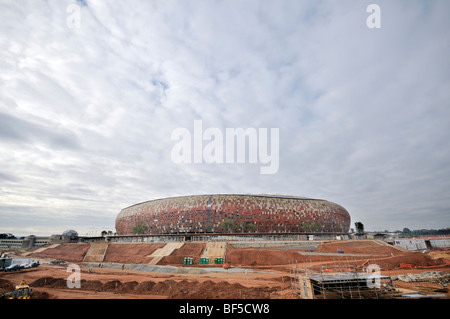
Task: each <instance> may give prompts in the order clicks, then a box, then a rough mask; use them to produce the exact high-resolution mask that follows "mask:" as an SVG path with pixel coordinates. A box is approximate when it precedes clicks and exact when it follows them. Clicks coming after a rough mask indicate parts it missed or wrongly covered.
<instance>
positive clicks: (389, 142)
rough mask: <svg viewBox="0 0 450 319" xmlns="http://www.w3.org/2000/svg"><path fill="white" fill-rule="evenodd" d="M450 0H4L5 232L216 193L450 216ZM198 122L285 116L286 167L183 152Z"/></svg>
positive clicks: (404, 220)
mask: <svg viewBox="0 0 450 319" xmlns="http://www.w3.org/2000/svg"><path fill="white" fill-rule="evenodd" d="M371 3H375V4H377V5H378V6H379V8H380V9H381V14H380V20H379V21H380V22H381V24H380V26H381V27H380V28H369V27H368V24H367V19H368V17H369V16H370V15H371V12H367V7H368V5H369V4H371ZM449 12H450V2H449V1H448V0H436V1H432V0H429V1H428V0H427V1H420V0H404V1H401V0H395V1H393V0H391V1H382V0H370V1H366V0H339V1H338V0H323V1H319V0H310V1H307V0H301V1H294V0H286V1H278V0H277V1H275V0H260V1H256V0H255V1H253V0H244V1H237V0H236V1H235V0H222V1H206V0H191V1H190V0H179V1H171V0H164V1H162V0H157V1H143V0H135V1H119V0H110V1H103V0H83V1H76V0H47V1H44V0H21V1H11V0H0V232H9V233H13V234H16V235H28V234H35V235H47V234H54V233H61V232H62V231H64V230H66V229H75V230H77V231H78V232H79V233H80V234H82V235H85V234H88V233H89V234H92V233H94V232H96V231H101V230H114V220H115V217H116V215H117V214H118V213H119V212H120V210H121V209H122V208H124V207H127V206H130V205H132V204H135V203H138V202H142V201H146V200H151V199H157V198H161V197H169V196H179V195H189V194H207V193H254V194H259V193H269V194H291V195H298V196H306V197H313V198H322V199H327V200H330V201H333V202H336V203H338V204H340V205H342V206H344V207H345V208H346V209H347V210H348V211H349V213H350V215H351V216H352V226H353V225H354V223H355V222H357V221H361V222H362V223H363V224H364V225H365V228H366V229H368V230H385V229H403V228H404V227H408V228H410V229H420V228H436V229H437V228H445V227H449V226H450V223H449V220H450V219H449V217H450V165H449V159H450V129H449V128H450V63H449V52H450V37H449V36H448V33H449V30H450V19H449V18H448V13H449ZM369 20H370V21H375V20H372V19H369ZM195 120H201V121H202V126H203V130H205V129H207V128H217V129H218V130H219V131H221V132H224V133H225V131H226V129H227V128H244V129H248V128H255V129H256V130H259V129H260V128H268V129H270V128H278V129H279V141H278V143H272V144H271V145H270V147H272V148H274V149H278V150H279V169H278V171H277V172H276V173H274V174H261V171H260V168H261V166H263V164H262V163H261V160H260V159H258V162H257V163H249V162H248V161H247V162H246V163H242V164H238V163H222V164H218V163H212V164H208V163H197V164H195V163H181V164H180V163H175V162H174V160H173V158H172V156H171V152H172V149H173V148H174V145H175V144H176V143H177V141H174V140H172V138H171V135H172V132H173V131H174V130H175V129H177V128H186V129H188V130H189V131H190V132H192V133H194V121H195ZM205 143H206V142H205ZM224 143H225V142H224Z"/></svg>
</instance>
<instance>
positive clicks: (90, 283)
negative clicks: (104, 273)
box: [81, 279, 103, 291]
mask: <svg viewBox="0 0 450 319" xmlns="http://www.w3.org/2000/svg"><path fill="white" fill-rule="evenodd" d="M102 286H103V283H102V282H101V281H100V280H85V279H82V280H81V289H86V290H93V291H97V290H98V289H100V288H101V287H102Z"/></svg>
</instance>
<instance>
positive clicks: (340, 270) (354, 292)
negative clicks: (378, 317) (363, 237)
mask: <svg viewBox="0 0 450 319" xmlns="http://www.w3.org/2000/svg"><path fill="white" fill-rule="evenodd" d="M289 269H290V277H291V289H292V293H293V294H294V295H296V296H298V297H299V298H302V299H373V298H376V299H378V298H379V292H380V291H381V289H382V287H381V280H384V279H390V277H388V276H382V275H381V274H379V273H376V272H375V273H374V272H370V270H371V269H370V268H369V267H366V268H365V267H364V266H363V265H358V264H357V263H356V261H348V260H347V261H346V262H336V261H333V262H328V263H327V264H322V265H312V263H311V262H310V263H309V265H308V266H306V267H298V264H297V262H296V261H295V263H291V264H290V267H289Z"/></svg>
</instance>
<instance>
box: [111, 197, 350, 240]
mask: <svg viewBox="0 0 450 319" xmlns="http://www.w3.org/2000/svg"><path fill="white" fill-rule="evenodd" d="M230 219H231V220H234V221H235V222H236V223H239V222H244V223H247V224H248V223H250V224H253V225H254V226H253V227H252V229H253V231H254V232H257V233H296V232H302V231H308V229H303V228H302V227H306V226H305V225H307V224H311V223H314V222H315V225H316V227H317V223H318V224H319V225H320V230H319V231H320V232H336V233H337V232H339V233H346V232H348V231H349V227H350V215H349V213H348V212H347V211H346V210H345V208H343V207H342V206H340V205H338V204H335V203H332V202H329V201H326V200H321V199H310V198H303V197H293V196H269V195H193V196H183V197H172V198H164V199H157V200H152V201H148V202H144V203H140V204H136V205H133V206H130V207H127V208H124V209H122V211H121V212H120V213H119V215H118V216H117V218H116V231H117V234H118V235H130V234H132V233H133V227H134V226H135V225H136V223H138V222H144V223H145V224H146V225H147V226H148V231H147V233H148V234H174V233H222V232H225V230H224V229H223V227H222V226H221V222H222V221H225V220H230ZM309 230H310V229H309Z"/></svg>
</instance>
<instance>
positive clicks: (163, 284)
mask: <svg viewBox="0 0 450 319" xmlns="http://www.w3.org/2000/svg"><path fill="white" fill-rule="evenodd" d="M176 283H177V282H176V281H174V280H171V279H167V280H164V281H159V282H157V283H156V284H155V285H154V286H153V288H152V294H155V295H159V294H161V295H166V294H167V293H168V292H170V290H171V289H173V288H174V287H176Z"/></svg>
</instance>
